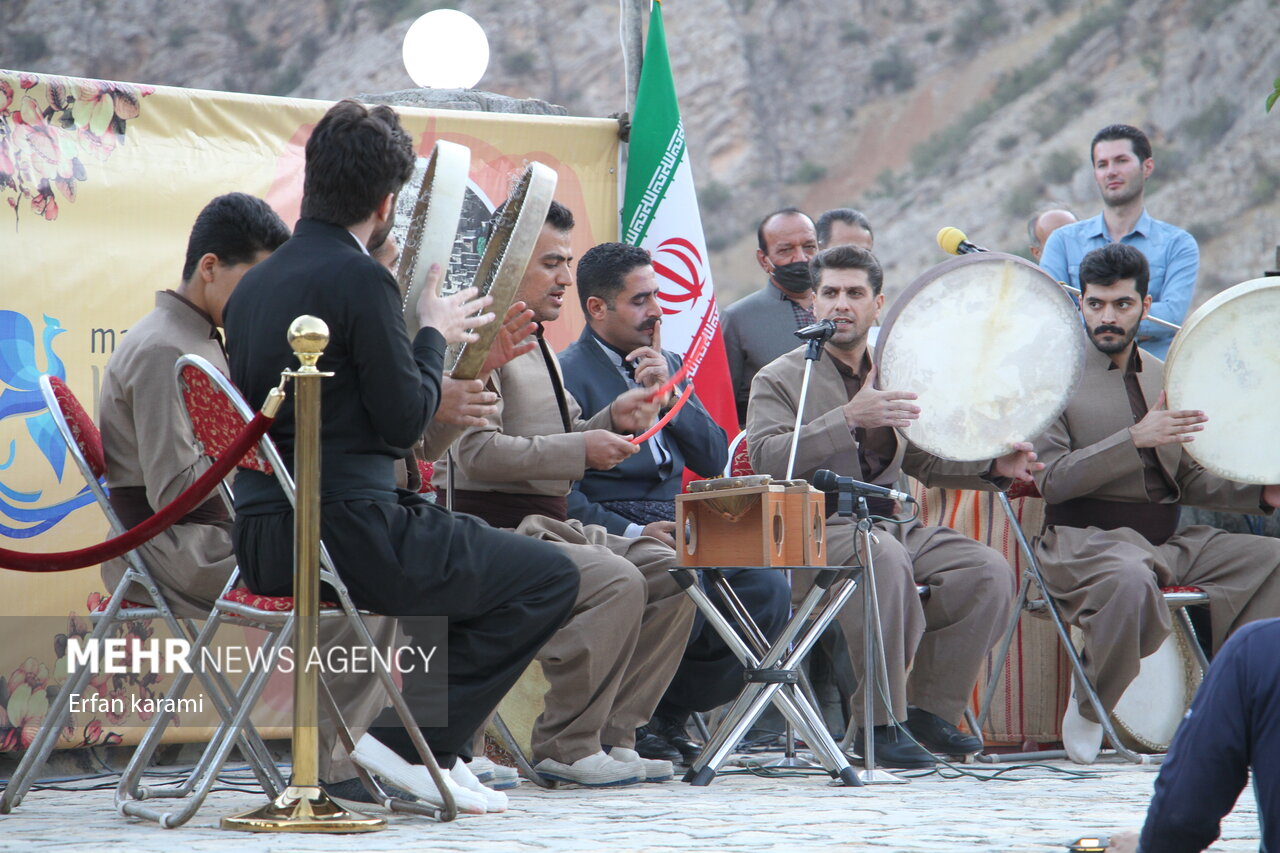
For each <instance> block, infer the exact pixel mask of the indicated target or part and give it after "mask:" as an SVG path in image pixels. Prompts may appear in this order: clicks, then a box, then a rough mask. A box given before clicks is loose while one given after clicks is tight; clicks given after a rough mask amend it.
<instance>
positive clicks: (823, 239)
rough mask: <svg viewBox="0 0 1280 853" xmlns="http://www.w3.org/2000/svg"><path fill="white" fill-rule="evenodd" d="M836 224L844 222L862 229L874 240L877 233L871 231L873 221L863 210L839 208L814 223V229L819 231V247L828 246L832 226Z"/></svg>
mask: <svg viewBox="0 0 1280 853" xmlns="http://www.w3.org/2000/svg"><path fill="white" fill-rule="evenodd" d="M834 222H843V223H844V224H845V225H848V226H850V227H853V228H861V229H862V230H863V231H866V232H867V233H868V234H870V235H871V236H872V238H874V237H875V236H876V232H875V231H873V230H872V229H871V220H870V219H867V215H866V214H865V213H863V212H862V211H861V210H854V209H853V208H852V207H837V208H834V209H832V210H828V211H827V212H826V213H824V214H822V215H821V216H819V217H818V221H817V222H815V223H814V228H816V229H817V231H818V245H819V246H826V245H827V241H828V240H830V239H831V225H832V223H834Z"/></svg>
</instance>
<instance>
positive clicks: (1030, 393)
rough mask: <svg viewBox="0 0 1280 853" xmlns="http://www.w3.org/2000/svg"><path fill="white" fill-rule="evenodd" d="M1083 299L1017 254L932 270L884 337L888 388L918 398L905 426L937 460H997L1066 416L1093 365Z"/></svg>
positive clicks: (882, 375) (905, 297)
mask: <svg viewBox="0 0 1280 853" xmlns="http://www.w3.org/2000/svg"><path fill="white" fill-rule="evenodd" d="M1087 343H1088V342H1087V340H1086V338H1085V334H1084V329H1083V327H1082V325H1081V323H1080V313H1079V311H1078V310H1077V309H1076V306H1075V303H1074V302H1072V301H1071V298H1070V297H1069V296H1067V295H1066V293H1064V292H1063V290H1062V288H1061V287H1060V286H1059V285H1058V283H1057V282H1055V281H1054V280H1053V279H1052V278H1051V277H1050V276H1049V275H1048V274H1046V273H1045V272H1043V271H1042V270H1041V269H1040V268H1039V267H1037V266H1036V265H1035V264H1032V263H1030V262H1028V261H1025V260H1023V259H1022V258H1018V257H1015V256H1013V255H1005V254H1001V253H998V252H987V253H983V254H980V255H966V256H964V257H960V258H954V259H952V260H949V261H946V262H944V263H941V264H939V265H938V266H936V267H933V268H932V269H930V270H928V271H927V272H925V273H924V274H923V275H921V276H920V277H919V278H917V279H916V280H915V281H914V282H912V283H911V285H910V286H908V287H907V289H906V290H905V291H903V293H902V295H901V296H899V297H898V298H897V299H896V300H895V301H894V304H893V306H892V308H890V310H889V311H888V313H887V314H886V316H885V320H884V323H883V325H882V326H881V329H880V333H879V336H878V338H877V342H876V356H875V363H876V368H877V369H876V373H877V378H878V385H879V387H880V388H882V389H885V390H891V391H913V392H915V393H916V394H918V395H919V400H918V405H919V406H920V418H919V419H918V420H917V421H916V422H915V423H913V424H912V425H911V426H910V427H908V428H907V429H904V430H899V432H900V433H901V434H902V435H903V436H904V437H905V438H907V439H908V440H909V441H911V442H912V443H913V444H915V445H916V446H918V447H920V448H923V449H924V450H927V451H929V452H930V453H932V454H934V455H935V456H940V457H942V458H944V459H951V460H956V461H963V462H976V461H979V460H983V459H993V458H995V457H998V456H1003V455H1004V454H1006V453H1008V452H1010V451H1011V450H1012V449H1013V445H1014V444H1015V443H1017V442H1021V441H1031V440H1033V439H1034V438H1036V436H1038V435H1040V433H1042V432H1043V431H1044V430H1045V429H1046V428H1047V427H1048V426H1049V424H1051V423H1053V421H1054V420H1056V419H1057V418H1058V416H1059V415H1060V414H1062V411H1063V409H1065V408H1066V405H1067V401H1068V400H1069V399H1070V396H1071V392H1072V390H1073V389H1074V388H1075V386H1076V384H1077V383H1078V382H1079V379H1080V376H1081V373H1082V372H1083V370H1084V357H1085V347H1086V345H1087Z"/></svg>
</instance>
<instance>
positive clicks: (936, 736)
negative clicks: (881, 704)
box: [906, 708, 983, 755]
mask: <svg viewBox="0 0 1280 853" xmlns="http://www.w3.org/2000/svg"><path fill="white" fill-rule="evenodd" d="M906 725H907V728H908V729H910V730H911V734H912V735H914V736H915V739H916V740H918V741H920V742H921V743H922V744H924V745H925V748H926V749H928V750H929V751H930V752H934V753H937V754H938V755H972V754H974V753H977V752H982V746H983V744H982V738H980V737H978V736H977V735H971V734H965V733H964V732H962V731H960V730H959V729H958V728H956V727H955V726H953V725H951V724H950V723H948V722H947V721H946V720H944V719H942V718H941V717H939V716H938V715H937V714H930V713H929V712H928V711H926V710H924V709H923V708H908V709H907V724H906Z"/></svg>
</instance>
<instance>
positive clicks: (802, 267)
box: [771, 261, 813, 293]
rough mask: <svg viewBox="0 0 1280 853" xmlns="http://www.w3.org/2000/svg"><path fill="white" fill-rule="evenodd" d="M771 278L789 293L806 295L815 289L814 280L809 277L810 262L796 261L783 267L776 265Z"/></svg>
mask: <svg viewBox="0 0 1280 853" xmlns="http://www.w3.org/2000/svg"><path fill="white" fill-rule="evenodd" d="M771 278H772V279H773V280H774V281H775V282H777V284H778V286H779V287H781V288H782V289H783V290H786V291H788V292H789V293H804V292H805V291H806V290H809V289H810V288H812V287H813V279H811V278H810V277H809V262H808V261H796V262H795V263H792V264H782V265H781V266H778V265H777V264H775V265H774V267H773V275H772V276H771Z"/></svg>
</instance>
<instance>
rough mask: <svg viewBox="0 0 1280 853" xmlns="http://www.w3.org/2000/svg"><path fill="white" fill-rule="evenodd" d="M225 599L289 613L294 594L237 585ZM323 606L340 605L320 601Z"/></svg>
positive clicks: (266, 609)
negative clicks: (262, 591) (272, 593)
mask: <svg viewBox="0 0 1280 853" xmlns="http://www.w3.org/2000/svg"><path fill="white" fill-rule="evenodd" d="M222 600H223V601H230V602H234V603H235V604H243V605H244V606H246V607H252V608H253V609H254V610H263V611H266V612H270V613H287V612H288V611H290V610H292V609H293V596H292V595H258V594H257V593H256V592H251V591H250V590H248V589H245V588H244V587H242V586H238V587H235V588H233V589H231V590H229V591H228V592H227V594H226V595H224V596H222ZM320 606H321V607H327V608H334V607H337V606H338V605H336V604H334V603H333V602H332V601H322V602H320Z"/></svg>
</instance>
